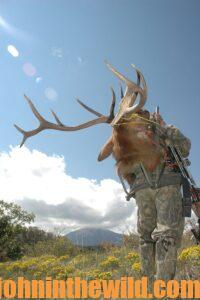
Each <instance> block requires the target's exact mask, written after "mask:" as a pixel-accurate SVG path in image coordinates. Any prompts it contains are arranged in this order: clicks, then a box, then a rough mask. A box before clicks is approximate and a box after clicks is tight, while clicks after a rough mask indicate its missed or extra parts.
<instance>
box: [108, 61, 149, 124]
mask: <svg viewBox="0 0 200 300" xmlns="http://www.w3.org/2000/svg"><path fill="white" fill-rule="evenodd" d="M106 65H107V67H108V68H109V69H110V70H111V71H112V72H113V73H114V74H115V75H116V76H117V77H118V78H119V79H120V80H121V81H124V82H125V83H126V87H127V88H126V92H125V95H124V97H123V100H122V103H121V112H120V114H119V115H118V117H117V119H116V120H118V119H119V118H120V117H122V116H124V115H126V114H128V113H134V112H136V111H138V110H140V109H141V108H142V107H143V106H144V104H145V102H146V99H147V85H146V82H145V79H144V76H143V75H142V73H141V72H140V71H139V70H138V69H137V68H136V67H135V66H134V65H132V67H133V68H134V69H135V71H136V74H137V84H136V83H134V82H133V81H131V80H130V79H128V78H127V77H125V76H124V75H123V74H121V73H120V72H118V71H117V70H116V69H115V68H114V67H113V66H111V65H110V64H109V63H108V62H107V61H106ZM140 81H141V82H142V85H143V89H142V88H141V87H140ZM138 93H139V94H140V100H139V102H138V103H137V104H135V105H133V104H134V102H135V100H136V97H137V95H138ZM127 105H128V106H129V107H127ZM130 105H131V106H130ZM132 105H133V106H132Z"/></svg>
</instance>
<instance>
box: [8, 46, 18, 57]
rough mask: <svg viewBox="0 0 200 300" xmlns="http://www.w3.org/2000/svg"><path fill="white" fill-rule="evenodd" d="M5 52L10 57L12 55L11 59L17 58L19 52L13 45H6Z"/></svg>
mask: <svg viewBox="0 0 200 300" xmlns="http://www.w3.org/2000/svg"><path fill="white" fill-rule="evenodd" d="M7 50H8V52H9V53H10V55H12V56H13V57H18V56H19V51H18V50H17V48H16V47H15V46H13V45H8V46H7Z"/></svg>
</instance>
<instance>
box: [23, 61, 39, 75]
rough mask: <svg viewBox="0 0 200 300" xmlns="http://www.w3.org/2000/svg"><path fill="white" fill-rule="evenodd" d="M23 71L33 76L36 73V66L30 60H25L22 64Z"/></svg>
mask: <svg viewBox="0 0 200 300" xmlns="http://www.w3.org/2000/svg"><path fill="white" fill-rule="evenodd" d="M23 71H24V73H25V74H26V75H27V76H30V77H32V76H34V75H35V74H36V72H37V71H36V68H35V66H34V65H32V64H31V63H30V62H27V63H25V64H24V65H23Z"/></svg>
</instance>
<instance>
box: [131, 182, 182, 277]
mask: <svg viewBox="0 0 200 300" xmlns="http://www.w3.org/2000/svg"><path fill="white" fill-rule="evenodd" d="M135 198H136V203H137V206H138V224H137V225H138V233H139V235H140V254H141V268H142V273H143V274H142V275H143V276H147V277H148V278H149V280H150V282H151V281H152V280H154V275H155V274H156V279H162V280H166V281H167V280H170V279H173V278H174V276H175V271H176V260H177V249H178V248H179V247H180V243H181V238H182V234H183V229H184V218H183V217H182V196H181V190H180V185H169V186H165V187H162V188H159V189H156V190H152V189H150V188H147V189H143V190H140V191H138V192H137V193H136V197H135Z"/></svg>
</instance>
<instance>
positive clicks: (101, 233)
mask: <svg viewBox="0 0 200 300" xmlns="http://www.w3.org/2000/svg"><path fill="white" fill-rule="evenodd" d="M66 237H67V238H68V239H70V240H71V241H72V243H73V244H74V245H78V246H83V247H88V246H93V247H95V246H99V245H101V244H102V243H103V242H107V243H110V244H113V245H120V244H122V240H123V235H122V234H119V233H116V232H113V231H111V230H107V229H100V228H84V229H78V230H75V231H72V232H70V233H68V234H67V235H66Z"/></svg>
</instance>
